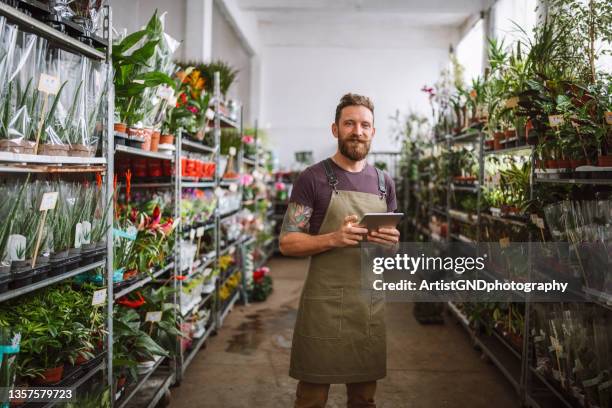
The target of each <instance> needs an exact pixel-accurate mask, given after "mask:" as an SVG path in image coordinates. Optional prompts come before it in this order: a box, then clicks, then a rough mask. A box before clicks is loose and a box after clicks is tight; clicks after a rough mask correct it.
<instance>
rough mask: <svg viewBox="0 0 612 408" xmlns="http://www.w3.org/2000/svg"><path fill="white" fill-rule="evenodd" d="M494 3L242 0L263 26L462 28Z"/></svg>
mask: <svg viewBox="0 0 612 408" xmlns="http://www.w3.org/2000/svg"><path fill="white" fill-rule="evenodd" d="M493 1H494V0H377V1H374V0H239V4H240V7H241V8H242V9H243V11H245V12H254V13H255V14H256V16H257V19H258V20H259V21H260V22H261V23H264V24H281V25H286V24H295V23H302V24H304V23H313V22H316V23H317V24H323V25H325V24H340V25H353V24H376V25H379V24H391V25H405V26H410V27H412V28H418V27H433V26H437V27H440V26H443V27H459V26H460V25H461V24H463V23H464V22H465V21H466V19H467V18H468V17H469V16H471V15H473V14H475V13H478V12H480V11H482V10H483V9H485V8H487V7H488V6H489V5H490V4H491V3H492V2H493Z"/></svg>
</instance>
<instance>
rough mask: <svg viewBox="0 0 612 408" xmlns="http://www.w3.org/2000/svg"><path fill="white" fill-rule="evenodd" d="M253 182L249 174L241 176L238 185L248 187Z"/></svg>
mask: <svg viewBox="0 0 612 408" xmlns="http://www.w3.org/2000/svg"><path fill="white" fill-rule="evenodd" d="M254 180H255V178H254V177H253V176H252V175H250V174H243V175H242V177H241V178H240V183H241V184H242V185H243V186H248V185H251V184H253V181H254Z"/></svg>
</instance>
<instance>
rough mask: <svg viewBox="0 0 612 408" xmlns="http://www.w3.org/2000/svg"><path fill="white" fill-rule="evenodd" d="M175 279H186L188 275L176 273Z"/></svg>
mask: <svg viewBox="0 0 612 408" xmlns="http://www.w3.org/2000/svg"><path fill="white" fill-rule="evenodd" d="M174 279H175V280H177V281H184V280H185V279H187V276H185V275H174Z"/></svg>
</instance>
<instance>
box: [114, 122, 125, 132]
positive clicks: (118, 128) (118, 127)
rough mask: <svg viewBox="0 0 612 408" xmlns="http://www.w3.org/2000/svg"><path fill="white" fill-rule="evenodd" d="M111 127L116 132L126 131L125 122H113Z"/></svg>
mask: <svg viewBox="0 0 612 408" xmlns="http://www.w3.org/2000/svg"><path fill="white" fill-rule="evenodd" d="M113 129H115V132H118V133H127V124H125V123H115V124H114V125H113Z"/></svg>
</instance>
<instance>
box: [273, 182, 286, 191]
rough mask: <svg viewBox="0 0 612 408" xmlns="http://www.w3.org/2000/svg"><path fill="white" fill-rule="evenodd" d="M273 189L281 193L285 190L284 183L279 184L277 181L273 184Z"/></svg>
mask: <svg viewBox="0 0 612 408" xmlns="http://www.w3.org/2000/svg"><path fill="white" fill-rule="evenodd" d="M274 189H275V190H276V191H283V190H285V183H281V182H280V181H277V182H276V183H274Z"/></svg>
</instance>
